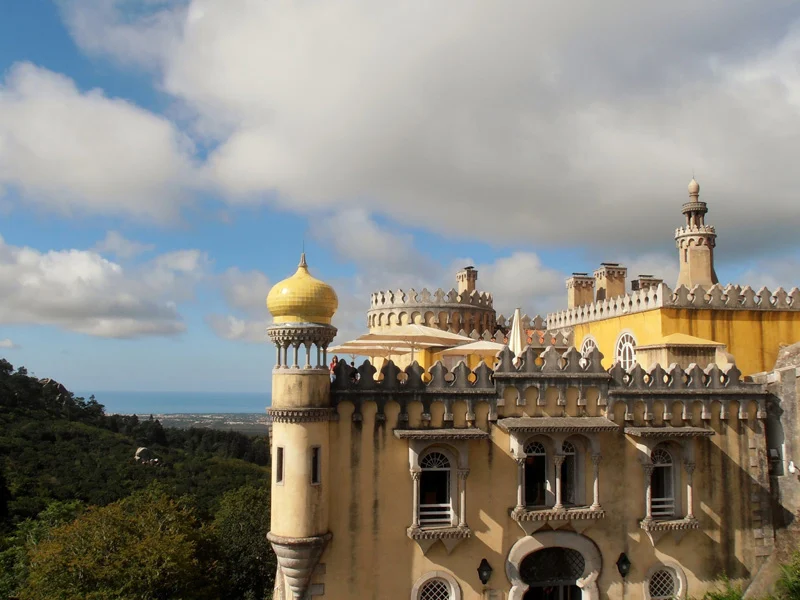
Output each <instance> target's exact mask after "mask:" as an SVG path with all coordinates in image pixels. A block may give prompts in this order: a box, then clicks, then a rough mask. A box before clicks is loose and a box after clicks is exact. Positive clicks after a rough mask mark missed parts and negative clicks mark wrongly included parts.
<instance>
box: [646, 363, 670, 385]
mask: <svg viewBox="0 0 800 600" xmlns="http://www.w3.org/2000/svg"><path fill="white" fill-rule="evenodd" d="M648 375H649V376H650V387H651V388H655V389H663V388H665V387H667V382H668V380H669V375H668V374H667V372H666V371H665V370H664V368H663V367H662V366H661V365H659V364H658V363H656V364H655V365H653V366H652V367H651V368H650V371H649V372H648Z"/></svg>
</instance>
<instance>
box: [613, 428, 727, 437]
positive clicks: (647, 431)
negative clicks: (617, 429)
mask: <svg viewBox="0 0 800 600" xmlns="http://www.w3.org/2000/svg"><path fill="white" fill-rule="evenodd" d="M625 434H626V435H632V436H633V437H640V438H687V437H711V436H712V435H714V430H713V429H706V428H704V427H626V428H625Z"/></svg>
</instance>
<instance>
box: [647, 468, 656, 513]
mask: <svg viewBox="0 0 800 600" xmlns="http://www.w3.org/2000/svg"><path fill="white" fill-rule="evenodd" d="M654 468H655V467H653V465H644V486H645V487H644V503H645V510H646V511H647V512H646V514H645V517H644V520H645V521H652V520H653V469H654Z"/></svg>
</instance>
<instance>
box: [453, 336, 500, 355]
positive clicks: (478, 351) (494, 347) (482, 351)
mask: <svg viewBox="0 0 800 600" xmlns="http://www.w3.org/2000/svg"><path fill="white" fill-rule="evenodd" d="M505 347H506V346H505V344H498V343H497V342H487V341H485V340H480V341H478V342H472V343H471V344H464V345H463V346H456V347H455V348H448V349H447V350H442V351H441V352H440V353H439V354H441V355H442V356H471V355H476V356H483V357H487V356H488V357H491V358H494V357H495V356H497V353H498V352H500V351H501V350H502V349H503V348H505Z"/></svg>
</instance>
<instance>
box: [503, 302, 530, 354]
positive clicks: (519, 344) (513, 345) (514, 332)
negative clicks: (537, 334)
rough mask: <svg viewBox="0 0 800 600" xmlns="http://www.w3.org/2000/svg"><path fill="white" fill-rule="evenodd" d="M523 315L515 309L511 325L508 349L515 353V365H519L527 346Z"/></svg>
mask: <svg viewBox="0 0 800 600" xmlns="http://www.w3.org/2000/svg"><path fill="white" fill-rule="evenodd" d="M521 321H522V314H521V313H520V310H519V309H518V308H515V309H514V322H513V323H512V324H511V331H510V332H509V334H508V347H509V348H510V349H511V352H513V353H514V364H519V360H520V358H521V357H522V353H523V352H524V351H525V346H527V341H528V336H527V335H526V334H525V331H524V330H523V329H522V323H521Z"/></svg>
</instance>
